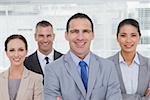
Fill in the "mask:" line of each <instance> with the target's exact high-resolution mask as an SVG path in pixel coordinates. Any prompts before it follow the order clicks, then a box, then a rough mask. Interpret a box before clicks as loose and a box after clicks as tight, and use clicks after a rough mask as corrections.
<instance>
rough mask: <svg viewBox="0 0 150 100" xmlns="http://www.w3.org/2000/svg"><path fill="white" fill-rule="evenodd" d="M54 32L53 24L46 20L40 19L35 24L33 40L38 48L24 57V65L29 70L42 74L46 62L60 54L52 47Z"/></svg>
mask: <svg viewBox="0 0 150 100" xmlns="http://www.w3.org/2000/svg"><path fill="white" fill-rule="evenodd" d="M54 39H55V34H54V32H53V26H52V24H51V23H49V22H48V21H40V22H39V23H37V25H36V32H35V40H36V41H37V44H38V49H37V50H36V51H35V52H34V53H33V54H31V55H29V56H28V57H26V59H25V62H24V65H25V66H26V68H28V69H29V70H31V71H33V72H36V73H39V74H42V75H44V69H45V66H46V64H48V63H49V62H52V61H54V60H56V59H58V58H59V57H61V56H62V54H61V53H60V52H58V51H56V50H55V49H54V48H53V41H54Z"/></svg>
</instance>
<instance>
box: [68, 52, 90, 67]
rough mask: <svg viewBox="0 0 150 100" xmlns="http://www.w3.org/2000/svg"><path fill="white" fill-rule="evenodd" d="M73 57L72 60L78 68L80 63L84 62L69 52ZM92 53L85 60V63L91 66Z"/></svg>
mask: <svg viewBox="0 0 150 100" xmlns="http://www.w3.org/2000/svg"><path fill="white" fill-rule="evenodd" d="M69 53H70V55H71V58H72V59H73V61H74V62H75V64H76V66H78V65H79V62H80V61H81V60H82V59H80V58H79V57H77V56H76V55H75V54H74V53H73V52H71V51H70V52H69ZM90 54H91V53H90V52H89V53H88V54H87V55H86V57H85V58H84V59H83V61H85V62H86V64H87V65H88V66H89V62H90Z"/></svg>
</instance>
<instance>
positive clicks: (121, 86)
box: [113, 53, 126, 93]
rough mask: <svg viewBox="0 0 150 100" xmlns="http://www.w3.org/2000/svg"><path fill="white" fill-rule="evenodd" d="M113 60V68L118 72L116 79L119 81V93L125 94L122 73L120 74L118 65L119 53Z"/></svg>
mask: <svg viewBox="0 0 150 100" xmlns="http://www.w3.org/2000/svg"><path fill="white" fill-rule="evenodd" d="M113 60H114V63H115V66H116V70H117V72H118V78H119V81H120V88H121V92H122V93H126V89H125V86H124V82H123V77H122V72H121V69H120V64H119V53H117V54H116V55H115V56H114V57H113Z"/></svg>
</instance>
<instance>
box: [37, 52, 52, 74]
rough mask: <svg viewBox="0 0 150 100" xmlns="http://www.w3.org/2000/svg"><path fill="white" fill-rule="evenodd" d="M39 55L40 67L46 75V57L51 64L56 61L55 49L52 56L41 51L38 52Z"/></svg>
mask: <svg viewBox="0 0 150 100" xmlns="http://www.w3.org/2000/svg"><path fill="white" fill-rule="evenodd" d="M37 55H38V59H39V62H40V65H41V67H42V70H43V73H44V72H45V66H46V60H45V57H48V58H49V63H51V62H52V61H54V49H52V52H51V53H50V54H48V55H44V54H42V53H41V52H40V51H39V50H37Z"/></svg>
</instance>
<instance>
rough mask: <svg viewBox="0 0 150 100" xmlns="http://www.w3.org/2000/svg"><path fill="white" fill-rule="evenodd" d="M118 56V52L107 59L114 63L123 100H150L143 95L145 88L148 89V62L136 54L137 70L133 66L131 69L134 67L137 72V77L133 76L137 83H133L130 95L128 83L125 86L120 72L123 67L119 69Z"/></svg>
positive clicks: (149, 68)
mask: <svg viewBox="0 0 150 100" xmlns="http://www.w3.org/2000/svg"><path fill="white" fill-rule="evenodd" d="M119 55H120V53H119V52H118V53H117V54H115V55H114V56H111V57H109V58H108V59H109V60H111V61H113V62H114V63H115V67H116V70H117V74H118V77H119V81H120V87H121V93H122V97H123V100H150V97H146V96H145V95H144V94H145V92H146V90H147V88H150V60H149V59H148V58H146V57H143V56H142V55H140V54H139V53H137V55H138V60H139V63H138V60H137V64H138V65H139V68H136V67H135V66H133V67H135V69H134V70H138V74H137V76H135V78H136V77H137V82H135V81H134V82H135V84H134V87H133V89H131V90H133V92H132V93H130V89H129V87H128V83H127V84H126V82H127V81H125V78H124V71H123V70H122V69H123V68H121V67H123V66H121V67H120V63H119V61H120V57H119ZM136 72H137V71H134V72H133V73H136ZM126 73H127V72H126ZM133 73H132V74H133ZM128 74H129V72H128ZM135 75H136V74H135ZM127 76H128V75H126V76H125V77H126V78H127ZM135 80H136V79H135ZM128 81H130V80H128ZM124 82H125V83H124ZM131 85H132V83H131ZM132 86H133V85H132Z"/></svg>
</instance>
